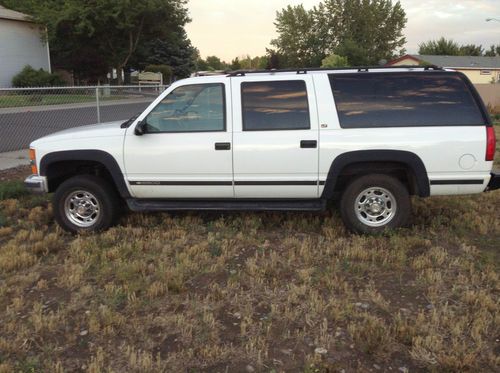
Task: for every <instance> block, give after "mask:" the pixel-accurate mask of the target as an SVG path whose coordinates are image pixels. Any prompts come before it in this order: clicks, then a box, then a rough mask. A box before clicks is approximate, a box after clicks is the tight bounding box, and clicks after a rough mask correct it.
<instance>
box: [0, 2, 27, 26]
mask: <svg viewBox="0 0 500 373" xmlns="http://www.w3.org/2000/svg"><path fill="white" fill-rule="evenodd" d="M0 19H10V20H14V21H23V22H33V21H32V20H31V17H30V16H29V15H27V14H24V13H21V12H16V11H15V10H10V9H7V8H5V7H3V6H1V5H0Z"/></svg>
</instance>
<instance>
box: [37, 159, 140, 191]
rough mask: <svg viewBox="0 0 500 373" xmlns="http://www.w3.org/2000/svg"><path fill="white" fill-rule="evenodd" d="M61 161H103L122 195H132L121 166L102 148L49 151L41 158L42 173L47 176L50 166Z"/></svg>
mask: <svg viewBox="0 0 500 373" xmlns="http://www.w3.org/2000/svg"><path fill="white" fill-rule="evenodd" d="M61 161H94V162H99V163H101V164H102V165H104V167H106V169H107V170H108V172H109V173H110V174H111V177H112V178H113V181H114V183H115V185H116V188H117V189H118V192H119V193H120V195H121V196H122V197H123V198H130V197H131V196H130V193H129V191H128V188H127V184H126V183H125V179H124V178H123V173H122V171H121V169H120V166H119V165H118V163H117V162H116V159H115V158H114V157H113V156H112V155H111V154H109V153H107V152H105V151H102V150H67V151H60V152H53V153H48V154H46V155H44V156H43V158H42V159H41V160H40V175H41V176H47V169H48V167H49V166H50V165H51V164H52V163H54V162H61Z"/></svg>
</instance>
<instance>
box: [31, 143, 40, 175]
mask: <svg viewBox="0 0 500 373" xmlns="http://www.w3.org/2000/svg"><path fill="white" fill-rule="evenodd" d="M30 165H31V173H32V174H34V175H38V169H37V168H36V153H35V149H30Z"/></svg>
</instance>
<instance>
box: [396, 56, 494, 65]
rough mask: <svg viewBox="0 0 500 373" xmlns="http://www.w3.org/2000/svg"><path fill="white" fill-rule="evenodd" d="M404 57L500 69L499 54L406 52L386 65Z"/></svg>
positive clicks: (434, 63) (436, 62)
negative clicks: (486, 55) (485, 55)
mask: <svg viewBox="0 0 500 373" xmlns="http://www.w3.org/2000/svg"><path fill="white" fill-rule="evenodd" d="M404 59H412V60H414V61H420V62H426V63H429V64H432V65H436V66H441V67H445V68H446V67H451V68H469V69H500V56H495V57H484V56H435V55H425V54H424V55H422V54H407V55H405V56H402V57H400V58H397V59H395V60H392V61H390V62H389V63H388V65H392V64H394V63H396V62H399V61H401V60H404Z"/></svg>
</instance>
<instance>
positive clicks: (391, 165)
mask: <svg viewBox="0 0 500 373" xmlns="http://www.w3.org/2000/svg"><path fill="white" fill-rule="evenodd" d="M368 174H386V175H391V176H393V177H395V178H397V179H398V180H400V181H401V182H402V183H403V184H404V185H405V186H406V187H407V188H408V192H409V193H410V194H411V195H419V190H418V184H417V177H416V175H415V172H414V171H413V169H412V168H411V167H410V166H409V165H407V164H406V163H402V162H356V163H350V164H348V165H346V166H345V167H344V168H342V170H341V171H340V173H339V176H338V178H337V182H336V183H335V187H334V197H336V196H338V195H339V194H340V193H341V192H342V191H343V190H344V188H345V187H346V186H347V185H348V184H349V183H350V182H351V181H352V180H354V179H355V178H357V177H359V176H364V175H368Z"/></svg>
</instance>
